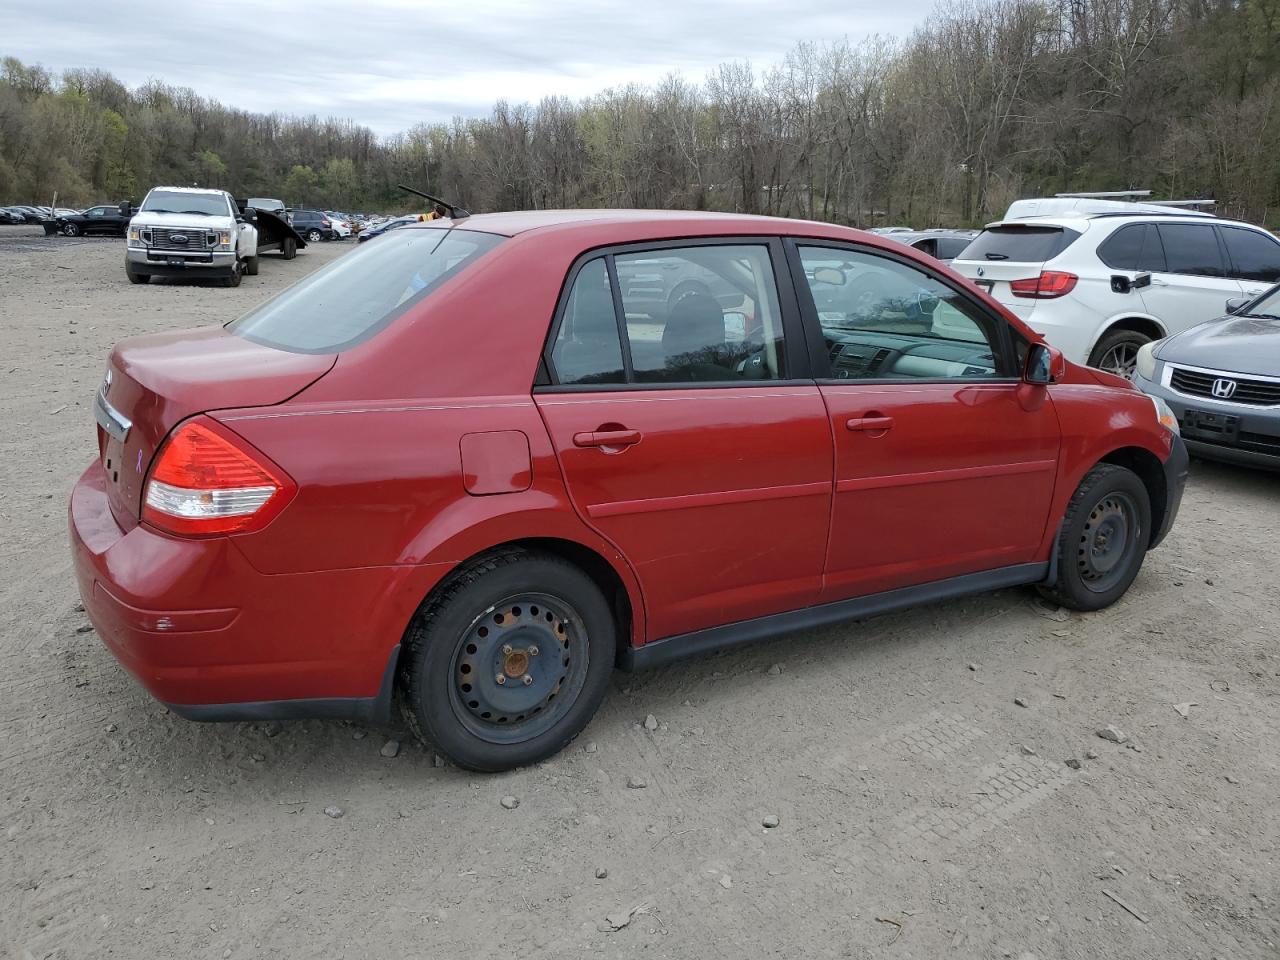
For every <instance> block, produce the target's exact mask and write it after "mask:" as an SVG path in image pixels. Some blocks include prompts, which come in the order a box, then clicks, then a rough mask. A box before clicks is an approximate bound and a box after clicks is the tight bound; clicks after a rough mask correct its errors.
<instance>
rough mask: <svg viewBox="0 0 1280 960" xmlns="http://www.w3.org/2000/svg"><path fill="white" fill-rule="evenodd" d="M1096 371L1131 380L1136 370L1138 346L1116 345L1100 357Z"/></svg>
mask: <svg viewBox="0 0 1280 960" xmlns="http://www.w3.org/2000/svg"><path fill="white" fill-rule="evenodd" d="M1098 369H1099V370H1105V371H1107V373H1114V374H1115V375H1116V376H1119V377H1124V378H1125V379H1126V380H1132V379H1133V375H1134V374H1135V373H1136V372H1137V370H1138V344H1136V343H1117V344H1116V345H1115V346H1114V347H1112V348H1111V349H1110V350H1108V351H1107V352H1106V353H1104V354H1103V355H1102V359H1101V360H1100V361H1099V362H1098Z"/></svg>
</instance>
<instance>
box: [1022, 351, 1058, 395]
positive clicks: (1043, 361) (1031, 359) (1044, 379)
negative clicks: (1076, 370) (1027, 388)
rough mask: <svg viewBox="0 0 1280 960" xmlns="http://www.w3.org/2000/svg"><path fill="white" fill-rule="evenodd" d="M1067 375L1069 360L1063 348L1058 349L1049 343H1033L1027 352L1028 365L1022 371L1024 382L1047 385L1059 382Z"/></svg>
mask: <svg viewBox="0 0 1280 960" xmlns="http://www.w3.org/2000/svg"><path fill="white" fill-rule="evenodd" d="M1066 375H1067V360H1066V357H1064V356H1063V355H1062V351H1061V350H1056V349H1054V348H1053V347H1051V346H1049V345H1048V344H1047V343H1033V344H1032V345H1031V350H1030V352H1029V353H1028V354H1027V366H1026V368H1025V369H1024V370H1023V371H1022V380H1023V382H1024V383H1035V384H1040V385H1042V386H1047V385H1048V384H1050V383H1057V382H1058V381H1059V380H1061V379H1062V378H1063V377H1065V376H1066Z"/></svg>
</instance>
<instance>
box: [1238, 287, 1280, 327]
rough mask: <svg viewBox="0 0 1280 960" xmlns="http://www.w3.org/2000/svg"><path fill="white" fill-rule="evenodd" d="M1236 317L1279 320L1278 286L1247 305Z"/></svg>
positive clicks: (1279, 291)
mask: <svg viewBox="0 0 1280 960" xmlns="http://www.w3.org/2000/svg"><path fill="white" fill-rule="evenodd" d="M1238 315H1243V316H1247V317H1267V318H1268V319H1270V320H1280V286H1275V287H1272V288H1271V289H1270V290H1268V291H1267V292H1266V293H1264V294H1263V295H1262V296H1261V297H1259V298H1258V299H1257V300H1255V301H1253V303H1251V304H1249V306H1248V307H1246V308H1245V309H1243V310H1241V311H1240V314H1238Z"/></svg>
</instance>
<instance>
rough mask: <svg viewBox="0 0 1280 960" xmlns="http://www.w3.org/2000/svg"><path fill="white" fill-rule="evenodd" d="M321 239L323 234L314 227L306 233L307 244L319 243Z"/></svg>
mask: <svg viewBox="0 0 1280 960" xmlns="http://www.w3.org/2000/svg"><path fill="white" fill-rule="evenodd" d="M323 239H324V234H322V233H321V232H320V231H319V230H317V229H316V228H315V227H312V228H311V229H310V230H308V231H307V243H319V242H320V241H321V240H323Z"/></svg>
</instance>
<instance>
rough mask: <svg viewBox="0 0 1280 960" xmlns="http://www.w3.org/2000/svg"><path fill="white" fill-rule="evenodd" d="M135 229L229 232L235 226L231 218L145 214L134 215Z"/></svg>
mask: <svg viewBox="0 0 1280 960" xmlns="http://www.w3.org/2000/svg"><path fill="white" fill-rule="evenodd" d="M129 223H130V225H131V226H135V227H184V228H187V229H191V230H196V229H199V230H229V229H231V228H232V227H234V226H235V221H234V220H232V219H231V218H230V217H202V216H200V215H198V214H193V213H145V212H139V213H135V214H134V215H133V219H132V220H130V221H129Z"/></svg>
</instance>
